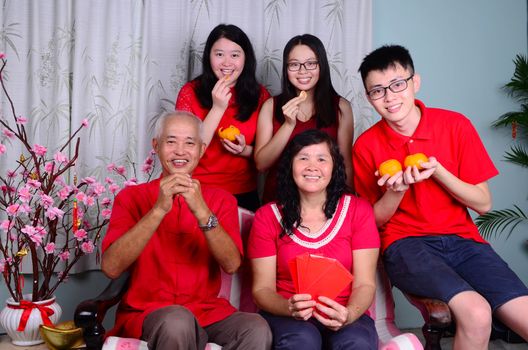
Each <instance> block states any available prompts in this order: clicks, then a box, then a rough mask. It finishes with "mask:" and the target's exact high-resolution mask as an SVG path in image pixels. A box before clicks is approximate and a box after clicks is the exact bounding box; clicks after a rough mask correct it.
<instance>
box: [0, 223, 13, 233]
mask: <svg viewBox="0 0 528 350" xmlns="http://www.w3.org/2000/svg"><path fill="white" fill-rule="evenodd" d="M14 226H15V222H14V221H10V220H2V221H0V230H3V231H7V230H9V229H10V228H13V227H14Z"/></svg>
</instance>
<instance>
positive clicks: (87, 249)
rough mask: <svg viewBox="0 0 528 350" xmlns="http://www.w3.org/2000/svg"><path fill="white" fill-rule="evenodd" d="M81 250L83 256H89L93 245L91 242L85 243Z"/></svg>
mask: <svg viewBox="0 0 528 350" xmlns="http://www.w3.org/2000/svg"><path fill="white" fill-rule="evenodd" d="M81 250H82V251H83V253H85V254H91V253H93V251H94V244H93V243H92V241H86V242H84V243H82V244H81Z"/></svg>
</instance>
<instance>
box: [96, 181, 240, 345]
mask: <svg viewBox="0 0 528 350" xmlns="http://www.w3.org/2000/svg"><path fill="white" fill-rule="evenodd" d="M159 182H160V179H157V180H154V181H151V182H149V183H146V184H141V185H137V186H131V187H127V188H125V189H124V190H122V191H121V192H120V193H119V194H118V196H117V197H116V200H115V203H114V206H113V208H112V216H111V218H110V224H109V227H108V231H107V233H106V236H105V238H104V240H103V244H102V249H103V252H104V251H105V250H106V249H107V248H108V247H109V246H110V245H111V244H112V243H113V242H114V241H115V240H117V239H118V238H119V237H121V236H122V235H123V234H125V233H126V232H127V231H128V230H130V229H131V228H132V227H133V226H134V225H135V224H136V223H137V222H138V221H139V220H140V219H141V218H142V217H143V216H145V214H146V213H147V212H148V211H149V210H150V209H151V208H152V207H153V206H154V203H155V202H156V199H157V196H158V191H159ZM202 194H203V197H204V199H205V202H206V203H207V205H208V206H209V208H210V209H211V211H212V212H213V213H215V215H216V216H217V217H218V220H219V222H220V223H221V225H222V227H223V228H224V229H225V231H226V232H227V233H228V234H229V235H230V236H231V239H232V240H233V241H234V242H235V244H236V246H237V247H238V249H239V251H240V252H242V242H241V239H240V233H239V232H240V231H239V226H238V213H237V204H236V200H235V198H234V197H233V196H232V195H231V194H229V193H227V192H225V191H223V190H221V189H213V188H206V187H202ZM123 254H126V252H123ZM129 272H130V284H129V287H128V290H127V292H126V294H125V295H124V296H123V298H122V299H121V303H120V304H119V308H118V310H117V313H116V324H115V327H114V329H112V331H111V332H110V335H113V334H117V335H119V336H123V337H133V338H139V337H140V336H141V331H142V325H143V320H144V319H145V317H146V316H147V315H148V314H149V313H150V312H152V311H154V310H156V309H159V308H161V307H165V306H168V305H182V306H185V307H186V308H188V309H189V310H190V311H191V312H192V313H193V314H194V316H195V317H196V318H197V320H198V322H199V323H200V325H201V326H207V325H209V324H211V323H214V322H217V321H220V320H222V319H224V318H226V317H228V316H229V315H231V314H232V313H233V312H235V311H236V309H235V308H234V307H233V306H231V305H230V304H229V301H228V300H226V299H223V298H219V297H218V292H219V291H220V282H221V274H220V266H219V265H218V263H217V262H216V260H215V259H214V257H213V256H212V254H211V252H210V251H209V249H208V247H207V241H206V239H205V236H204V234H203V232H202V231H201V230H200V229H199V227H198V223H197V221H196V218H195V217H194V215H193V214H192V213H191V211H190V210H189V207H188V206H187V204H186V203H185V201H184V200H183V198H182V197H177V198H176V199H175V200H174V204H173V207H172V210H171V212H170V213H168V214H167V215H166V216H165V218H164V219H163V221H162V222H161V223H160V225H159V227H158V229H157V230H156V232H155V233H154V234H153V235H152V237H151V238H150V240H149V242H148V243H147V245H146V246H145V248H144V249H143V251H142V253H141V255H140V256H139V257H138V259H137V260H136V261H135V262H134V264H133V265H132V266H131V267H130V268H129Z"/></svg>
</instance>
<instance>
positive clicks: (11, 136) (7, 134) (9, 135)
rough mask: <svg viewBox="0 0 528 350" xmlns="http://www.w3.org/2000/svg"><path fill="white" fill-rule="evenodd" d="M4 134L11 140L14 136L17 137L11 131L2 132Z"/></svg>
mask: <svg viewBox="0 0 528 350" xmlns="http://www.w3.org/2000/svg"><path fill="white" fill-rule="evenodd" d="M2 134H4V136H6V137H7V138H9V139H12V138H13V136H15V134H14V133H13V132H12V131H11V130H9V129H4V130H2Z"/></svg>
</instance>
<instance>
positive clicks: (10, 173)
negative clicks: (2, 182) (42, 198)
mask: <svg viewBox="0 0 528 350" xmlns="http://www.w3.org/2000/svg"><path fill="white" fill-rule="evenodd" d="M6 175H7V177H8V178H9V179H14V178H15V177H16V175H17V174H16V171H14V170H8V171H7V172H6Z"/></svg>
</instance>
